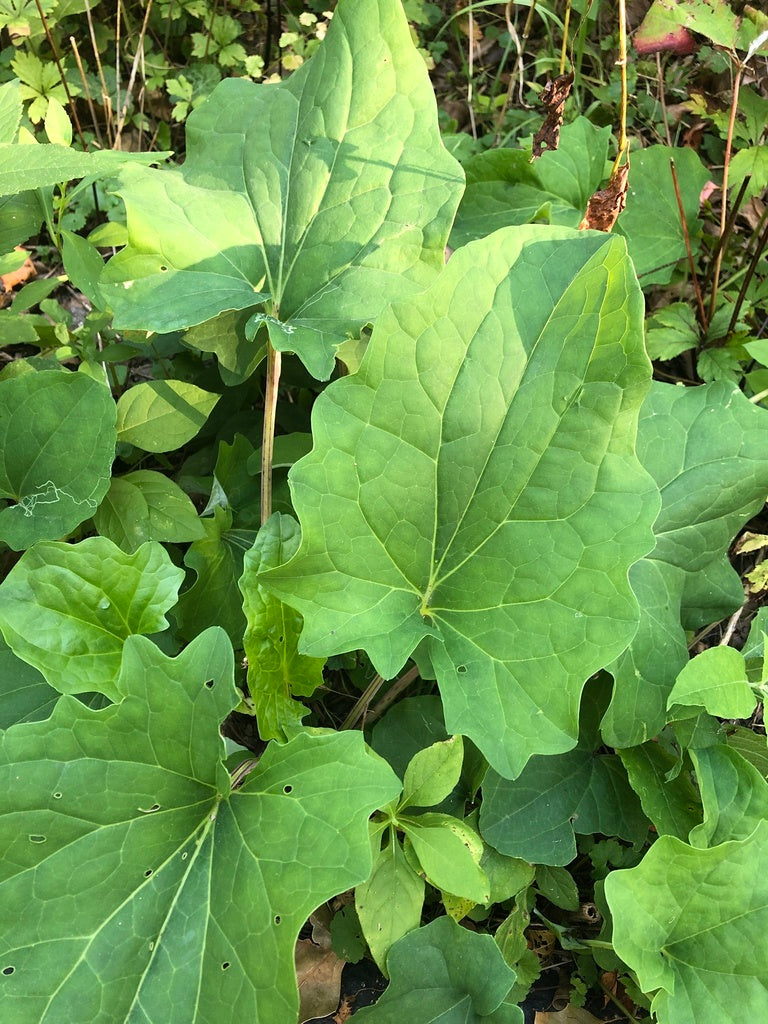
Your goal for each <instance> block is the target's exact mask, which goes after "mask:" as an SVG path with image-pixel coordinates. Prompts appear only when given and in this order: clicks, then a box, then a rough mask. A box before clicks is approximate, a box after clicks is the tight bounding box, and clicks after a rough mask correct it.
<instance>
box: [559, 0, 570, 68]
mask: <svg viewBox="0 0 768 1024" xmlns="http://www.w3.org/2000/svg"><path fill="white" fill-rule="evenodd" d="M570 23H571V0H566V3H565V18H564V19H563V45H562V46H561V47H560V71H559V72H558V74H560V75H564V74H565V61H566V59H567V57H568V27H569V26H570Z"/></svg>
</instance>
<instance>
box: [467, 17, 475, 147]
mask: <svg viewBox="0 0 768 1024" xmlns="http://www.w3.org/2000/svg"><path fill="white" fill-rule="evenodd" d="M467 24H468V26H469V57H468V62H467V108H468V110H469V124H470V127H471V129H472V138H473V139H477V124H476V123H475V111H474V108H473V106H472V85H473V83H472V76H473V75H474V73H475V19H474V17H473V15H472V11H471V10H470V11H469V12H468V21H467Z"/></svg>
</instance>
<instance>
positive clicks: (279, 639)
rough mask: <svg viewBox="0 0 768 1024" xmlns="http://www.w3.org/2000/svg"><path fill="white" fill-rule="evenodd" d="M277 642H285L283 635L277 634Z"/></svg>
mask: <svg viewBox="0 0 768 1024" xmlns="http://www.w3.org/2000/svg"><path fill="white" fill-rule="evenodd" d="M277 642H278V643H279V644H284V643H285V637H284V636H279V637H278V638H277Z"/></svg>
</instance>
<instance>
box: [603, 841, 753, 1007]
mask: <svg viewBox="0 0 768 1024" xmlns="http://www.w3.org/2000/svg"><path fill="white" fill-rule="evenodd" d="M766 856H768V821H761V822H760V823H759V824H758V825H757V827H756V828H755V830H754V832H752V834H751V835H750V836H749V837H748V838H746V839H743V840H741V841H738V842H736V841H734V842H726V843H721V844H720V845H718V846H715V847H713V848H711V849H708V850H697V849H694V848H692V847H690V846H687V845H686V844H685V843H683V842H681V841H680V840H679V839H676V838H673V837H672V836H662V837H661V838H660V839H658V840H657V841H656V842H655V843H654V844H653V846H652V847H651V849H650V850H649V851H648V853H647V854H646V855H645V857H644V858H643V860H642V862H641V863H640V864H639V865H638V866H637V867H635V868H631V869H630V870H628V871H613V872H611V874H610V875H608V877H607V878H606V880H605V895H606V897H607V899H608V903H609V905H610V908H611V915H612V917H613V945H614V948H615V950H616V952H617V954H618V955H619V956H620V957H621V959H622V960H624V962H625V963H627V964H628V965H629V966H630V967H631V968H632V970H633V971H635V972H636V973H637V976H638V979H639V982H640V986H641V988H642V989H643V991H644V992H653V991H654V990H656V989H659V991H658V993H657V994H656V996H655V998H654V1000H653V1003H652V1009H653V1010H654V1011H655V1012H656V1014H657V1016H658V1020H659V1024H722V1021H725V1020H733V1019H734V1016H733V1015H734V1008H735V1007H749V1014H750V1016H751V1017H752V1018H753V1019H754V1020H759V1019H761V1018H763V1015H768V943H766V942H765V935H766V931H767V930H768V874H766V872H765V870H764V864H765V859H766Z"/></svg>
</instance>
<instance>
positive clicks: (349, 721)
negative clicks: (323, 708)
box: [341, 672, 386, 731]
mask: <svg viewBox="0 0 768 1024" xmlns="http://www.w3.org/2000/svg"><path fill="white" fill-rule="evenodd" d="M385 682H386V679H384V678H383V677H382V676H380V675H379V673H378V672H377V673H376V675H375V676H374V677H373V679H372V680H371V682H370V683H369V684H368V685H367V686H366V688H365V690H363V692H362V693H361V694H360V696H359V697H358V698H357V700H356V701H355V703H354V706H353V708H352V710H351V711H350V712H349V714H348V715H347V717H346V718H345V719H344V721H343V722H342V723H341V729H342V731H343V730H344V729H354V728H355V726H356V725H357V723H358V722H359V720H360V719H361V718H362V717H363V716H364V715H365V712H366V711H367V709H368V705H369V704H370V703H371V701H372V700H373V698H374V697H375V696H376V694H377V693H378V692H379V690H380V689H381V688H382V686H383V685H384V683H385Z"/></svg>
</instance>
